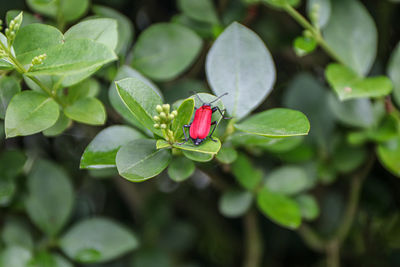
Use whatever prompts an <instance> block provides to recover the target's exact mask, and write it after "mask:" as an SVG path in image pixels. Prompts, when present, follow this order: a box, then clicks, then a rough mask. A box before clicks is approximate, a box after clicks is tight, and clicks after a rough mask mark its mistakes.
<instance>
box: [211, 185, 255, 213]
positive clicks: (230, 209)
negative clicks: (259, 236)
mask: <svg viewBox="0 0 400 267" xmlns="http://www.w3.org/2000/svg"><path fill="white" fill-rule="evenodd" d="M252 202H253V195H252V194H251V192H249V191H241V190H237V189H236V190H229V191H226V192H224V193H223V194H222V196H221V198H220V199H219V202H218V208H219V212H221V213H222V215H224V216H226V217H230V218H236V217H240V216H242V215H244V214H245V213H246V211H248V209H249V208H250V206H251V204H252Z"/></svg>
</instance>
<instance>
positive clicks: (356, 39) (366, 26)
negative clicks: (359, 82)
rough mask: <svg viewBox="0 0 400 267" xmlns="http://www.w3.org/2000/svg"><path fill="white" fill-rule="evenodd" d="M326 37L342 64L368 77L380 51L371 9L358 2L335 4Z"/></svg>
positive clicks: (346, 0)
mask: <svg viewBox="0 0 400 267" xmlns="http://www.w3.org/2000/svg"><path fill="white" fill-rule="evenodd" d="M323 35H324V38H325V40H326V42H327V43H328V45H329V46H330V47H331V49H332V50H333V51H334V53H336V54H337V55H338V56H339V58H340V59H341V61H342V62H344V63H345V64H346V65H347V66H348V67H350V68H351V69H352V70H353V71H354V72H356V73H358V75H361V76H364V75H366V74H367V73H368V72H369V70H370V69H371V67H372V64H373V63H374V60H375V57H376V50H377V43H378V42H377V40H378V36H377V30H376V26H375V23H374V21H373V19H372V18H371V16H370V14H369V13H368V11H367V9H366V8H365V7H364V6H363V5H362V4H361V3H360V2H359V1H358V0H335V1H332V12H331V16H330V19H329V22H328V24H327V25H326V26H325V28H324V30H323Z"/></svg>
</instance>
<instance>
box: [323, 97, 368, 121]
mask: <svg viewBox="0 0 400 267" xmlns="http://www.w3.org/2000/svg"><path fill="white" fill-rule="evenodd" d="M329 108H330V109H331V110H332V112H333V114H334V115H335V117H336V119H337V120H338V121H340V122H342V123H343V124H345V125H348V126H355V127H361V128H369V127H371V126H373V124H374V122H375V118H374V111H373V106H372V103H371V101H370V100H369V99H365V98H360V99H351V100H347V101H340V100H338V99H337V97H336V96H335V95H333V94H331V95H330V96H329Z"/></svg>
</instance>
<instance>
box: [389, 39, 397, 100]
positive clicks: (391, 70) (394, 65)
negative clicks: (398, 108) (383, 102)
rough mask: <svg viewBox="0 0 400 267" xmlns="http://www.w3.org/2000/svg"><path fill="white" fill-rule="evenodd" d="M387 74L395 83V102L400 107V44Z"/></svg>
mask: <svg viewBox="0 0 400 267" xmlns="http://www.w3.org/2000/svg"><path fill="white" fill-rule="evenodd" d="M387 73H388V75H389V77H390V79H392V82H393V86H394V87H393V97H394V100H395V101H396V103H397V104H398V105H400V42H399V43H398V44H397V46H396V48H395V49H394V51H393V53H392V55H391V56H390V59H389V65H388V69H387Z"/></svg>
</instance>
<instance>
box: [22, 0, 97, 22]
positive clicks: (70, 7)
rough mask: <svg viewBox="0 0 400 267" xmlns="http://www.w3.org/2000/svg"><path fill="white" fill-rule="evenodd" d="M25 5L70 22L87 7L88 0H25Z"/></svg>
mask: <svg viewBox="0 0 400 267" xmlns="http://www.w3.org/2000/svg"><path fill="white" fill-rule="evenodd" d="M26 3H27V5H28V6H29V7H30V8H31V9H32V10H33V11H35V12H37V13H40V14H43V15H46V16H49V17H52V18H56V17H58V18H59V19H61V20H62V21H65V22H70V21H74V20H77V19H79V18H80V17H82V16H83V15H84V14H85V13H86V11H87V9H88V7H89V0H59V1H55V0H53V1H50V0H49V1H43V0H27V1H26Z"/></svg>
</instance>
